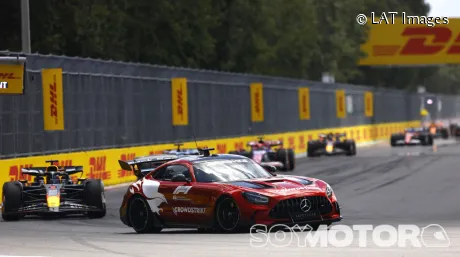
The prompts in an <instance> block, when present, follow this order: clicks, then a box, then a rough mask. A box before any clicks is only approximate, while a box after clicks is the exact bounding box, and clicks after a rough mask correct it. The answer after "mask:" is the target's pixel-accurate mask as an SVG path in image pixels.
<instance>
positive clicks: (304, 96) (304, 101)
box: [302, 93, 308, 113]
mask: <svg viewBox="0 0 460 257" xmlns="http://www.w3.org/2000/svg"><path fill="white" fill-rule="evenodd" d="M307 103H308V99H307V94H306V93H303V94H302V112H303V113H308V107H307Z"/></svg>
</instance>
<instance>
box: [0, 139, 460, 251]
mask: <svg viewBox="0 0 460 257" xmlns="http://www.w3.org/2000/svg"><path fill="white" fill-rule="evenodd" d="M441 143H444V142H441ZM448 143H449V144H447V145H444V146H442V145H440V146H439V147H438V148H437V151H436V152H433V149H431V148H430V147H401V148H390V147H388V146H385V145H384V146H382V145H380V146H374V147H367V148H361V149H359V152H358V155H357V156H355V157H346V156H338V157H321V158H315V159H307V158H303V159H299V160H298V162H297V167H296V170H295V171H294V172H288V173H287V174H295V175H305V176H311V177H316V178H320V179H323V180H325V181H326V182H328V183H329V184H330V185H331V186H332V188H333V189H334V191H335V193H336V195H337V196H338V199H339V202H340V204H341V207H342V215H343V217H344V219H343V221H342V222H340V223H339V224H341V225H342V224H343V225H363V224H371V225H374V226H377V225H382V224H391V225H400V224H416V225H418V226H420V228H422V227H425V226H427V225H429V224H439V225H441V226H442V227H443V228H444V229H445V231H446V233H447V237H444V238H443V237H439V233H437V234H436V233H435V232H439V229H438V231H435V229H436V227H430V229H433V231H431V230H429V229H427V230H426V231H428V232H429V233H424V234H423V236H425V239H426V241H423V242H428V243H429V244H430V246H434V244H435V243H437V245H438V246H439V245H440V244H441V243H443V242H446V241H445V240H442V239H446V238H448V239H449V240H450V247H448V248H445V247H437V248H433V247H426V246H424V245H422V246H421V247H398V246H397V245H396V246H391V247H387V248H384V247H381V246H378V245H375V244H374V241H371V240H372V237H371V236H370V234H369V236H368V237H367V239H365V242H367V243H368V244H367V247H358V239H356V238H358V236H357V232H355V233H354V234H353V235H354V237H353V242H352V244H351V245H350V246H347V247H344V248H340V247H337V245H331V244H330V245H329V246H328V247H324V248H321V247H319V246H318V245H317V246H316V247H312V246H311V245H310V246H309V245H304V244H301V245H300V246H299V245H298V244H299V242H298V241H295V240H294V241H292V242H289V245H288V246H286V247H275V246H268V245H267V246H264V247H254V246H253V245H251V244H250V238H251V235H250V234H248V233H247V234H206V233H198V232H196V231H195V230H165V231H164V232H162V233H160V234H148V235H138V234H135V233H134V232H133V230H132V229H131V228H128V227H125V226H124V225H123V224H122V223H121V222H120V221H119V218H118V208H119V205H120V202H121V199H122V195H123V194H124V193H125V191H126V187H122V188H114V189H108V190H107V191H106V197H107V204H108V215H107V217H105V218H104V219H101V220H89V219H86V218H65V219H60V220H42V219H35V218H31V219H24V220H21V221H19V222H3V221H0V256H1V255H10V256H11V255H13V256H53V257H54V256H56V257H57V256H64V257H73V256H78V257H80V256H84V257H92V256H95V257H105V256H132V257H140V256H181V257H183V256H259V257H260V256H262V255H264V257H268V256H312V255H320V256H355V257H356V256H373V257H377V256H385V257H386V256H417V257H418V256H435V255H436V256H460V218H459V217H460V186H459V185H460V145H456V144H455V143H454V142H452V141H448ZM335 229H336V228H334V227H332V228H331V230H330V231H329V232H331V231H335ZM304 233H305V232H304ZM272 234H274V233H272ZM292 234H293V233H288V234H284V235H285V236H286V235H287V236H292ZM280 235H281V234H280ZM433 235H438V237H433ZM430 236H431V237H430ZM271 238H272V237H271ZM288 238H289V237H288ZM279 240H280V241H277V242H276V243H278V244H277V245H278V246H281V245H280V244H279V242H285V241H286V240H287V239H285V240H284V241H281V239H279Z"/></svg>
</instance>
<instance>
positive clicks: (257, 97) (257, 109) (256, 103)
mask: <svg viewBox="0 0 460 257" xmlns="http://www.w3.org/2000/svg"><path fill="white" fill-rule="evenodd" d="M254 111H255V112H256V113H257V114H260V113H261V107H260V92H259V90H256V91H255V92H254Z"/></svg>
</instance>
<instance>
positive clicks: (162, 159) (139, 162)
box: [118, 154, 179, 179]
mask: <svg viewBox="0 0 460 257" xmlns="http://www.w3.org/2000/svg"><path fill="white" fill-rule="evenodd" d="M178 158H179V156H177V155H172V154H159V155H150V156H145V157H139V158H136V159H134V160H129V161H123V160H118V164H120V167H121V168H122V169H123V170H127V171H133V172H134V175H136V177H138V178H139V179H141V178H143V177H144V176H145V175H146V174H147V173H149V172H150V171H153V170H155V169H156V168H157V167H158V166H160V165H162V164H164V163H167V162H170V161H173V160H176V159H178ZM145 164H147V165H145Z"/></svg>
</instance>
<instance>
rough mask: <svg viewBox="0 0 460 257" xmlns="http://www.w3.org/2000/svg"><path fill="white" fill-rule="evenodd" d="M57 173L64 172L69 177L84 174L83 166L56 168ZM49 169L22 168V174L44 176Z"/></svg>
mask: <svg viewBox="0 0 460 257" xmlns="http://www.w3.org/2000/svg"><path fill="white" fill-rule="evenodd" d="M56 167H57V170H56V172H63V173H66V174H68V175H72V174H75V173H80V172H83V166H61V167H59V166H56ZM48 168H49V167H31V168H22V169H21V172H22V174H27V175H32V176H43V175H45V174H46V172H47V170H48Z"/></svg>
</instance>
